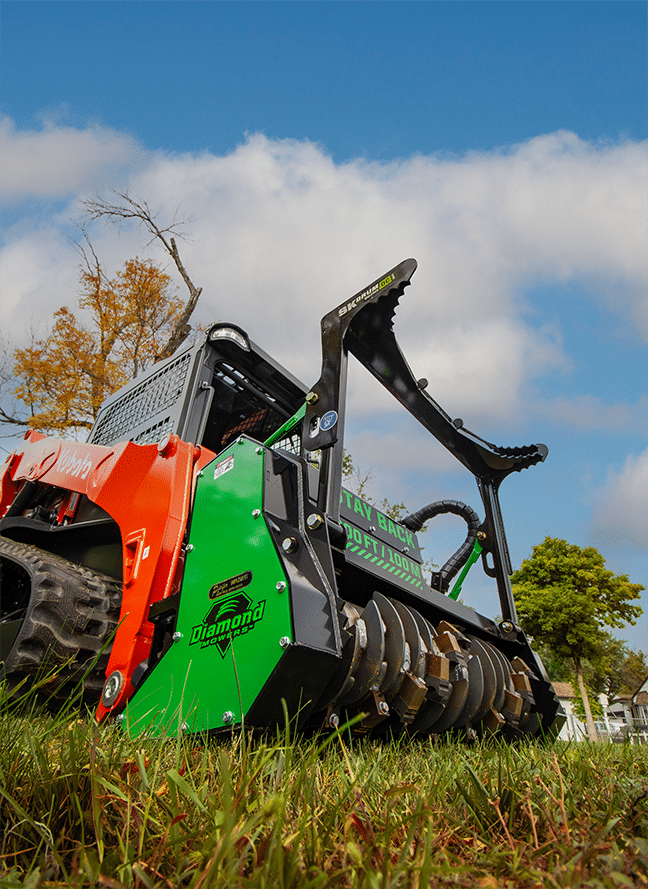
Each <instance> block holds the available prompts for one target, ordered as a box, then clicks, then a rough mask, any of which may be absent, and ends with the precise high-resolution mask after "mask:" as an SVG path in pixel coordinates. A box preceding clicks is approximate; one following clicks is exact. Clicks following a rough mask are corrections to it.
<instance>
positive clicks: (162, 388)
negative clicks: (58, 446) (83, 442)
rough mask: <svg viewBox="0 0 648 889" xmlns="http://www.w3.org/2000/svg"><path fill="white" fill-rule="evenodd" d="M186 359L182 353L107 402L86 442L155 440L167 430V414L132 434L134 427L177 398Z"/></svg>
mask: <svg viewBox="0 0 648 889" xmlns="http://www.w3.org/2000/svg"><path fill="white" fill-rule="evenodd" d="M190 360H191V353H190V352H185V354H184V355H181V356H180V357H179V358H178V359H177V360H176V361H173V362H172V363H171V364H168V365H166V366H165V367H164V368H162V369H161V370H160V372H159V373H157V374H154V375H153V376H151V377H148V379H146V380H144V381H143V382H142V383H141V384H140V385H139V386H136V387H135V388H134V389H131V390H130V391H129V392H127V393H126V394H125V395H124V396H123V397H122V398H120V399H119V400H118V401H116V402H114V403H113V404H111V405H110V407H109V408H108V409H107V410H106V411H105V412H104V413H103V414H102V416H101V418H100V420H99V422H98V423H97V425H96V426H95V428H94V430H93V433H92V436H91V438H90V441H91V442H92V443H93V444H100V445H111V444H114V442H116V441H126V440H128V439H132V440H133V441H137V442H138V443H139V444H147V443H149V442H156V441H159V440H160V438H163V437H164V435H166V434H167V433H168V432H171V431H172V429H171V425H172V423H171V417H166V418H161V419H159V420H158V421H157V422H156V423H154V424H153V425H151V426H150V427H149V428H147V429H145V430H142V431H141V432H139V433H138V434H137V436H136V437H133V432H134V430H135V429H137V428H138V427H139V426H141V425H142V423H146V421H147V420H149V419H150V420H152V419H153V418H154V417H157V415H158V414H160V413H162V412H163V411H164V410H166V409H169V408H171V407H172V406H173V405H174V404H175V403H176V402H177V401H178V399H179V397H180V395H181V394H182V389H183V386H184V382H185V378H186V376H187V373H188V366H187V365H188V364H189V362H190Z"/></svg>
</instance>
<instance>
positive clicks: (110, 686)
mask: <svg viewBox="0 0 648 889" xmlns="http://www.w3.org/2000/svg"><path fill="white" fill-rule="evenodd" d="M123 684H124V677H123V676H122V674H121V672H120V671H119V670H115V671H114V673H111V674H110V676H109V677H108V679H106V682H105V685H104V687H103V693H102V695H101V703H102V704H103V705H104V707H111V706H112V705H113V704H114V702H115V701H116V700H117V698H118V697H119V692H120V691H121V690H122V686H123Z"/></svg>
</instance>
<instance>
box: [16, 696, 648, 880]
mask: <svg viewBox="0 0 648 889" xmlns="http://www.w3.org/2000/svg"><path fill="white" fill-rule="evenodd" d="M29 700H30V698H29V696H26V697H25V700H24V702H23V704H24V706H23V709H22V711H19V712H17V711H16V709H15V708H14V709H13V710H9V709H7V708H6V707H3V708H2V712H1V713H0V732H1V737H2V741H1V747H0V794H1V798H0V825H2V838H1V841H0V887H5V889H11V887H18V886H24V887H29V889H35V887H39V886H78V887H90V886H92V887H95V886H100V887H106V889H121V887H136V889H140V887H142V889H144V887H146V889H151V887H156V889H157V887H191V889H216V887H219V889H220V887H232V889H247V887H250V889H253V887H259V889H260V887H281V889H284V887H285V889H289V887H309V889H324V887H340V889H342V887H344V889H346V887H349V889H351V887H354V889H355V887H357V889H365V887H366V889H379V887H380V889H388V887H412V889H415V887H428V886H430V887H481V889H491V887H493V889H495V887H500V886H502V887H545V886H547V887H560V889H564V887H610V889H612V887H614V889H616V887H627V886H630V887H648V746H644V747H635V746H630V745H616V744H608V745H589V744H578V745H567V744H556V745H555V746H553V747H545V746H542V745H539V744H536V743H524V744H517V745H514V746H504V745H501V744H498V743H495V742H491V743H488V744H486V743H475V744H474V745H472V746H465V745H461V744H458V743H456V742H454V741H453V740H452V739H447V740H441V741H438V742H434V741H431V740H425V741H414V742H409V743H405V742H397V743H378V742H374V741H371V740H368V739H360V740H356V739H354V740H351V739H350V738H349V737H348V736H347V735H345V734H344V733H341V734H336V735H326V736H321V737H319V738H310V739H304V738H292V737H291V736H290V733H289V731H285V732H282V733H279V734H277V735H275V736H273V737H265V738H259V737H254V738H253V737H251V736H247V735H241V734H240V733H238V734H231V735H229V736H227V737H222V738H220V739H212V740H208V741H201V740H200V739H196V738H189V737H181V738H178V739H173V740H170V739H168V740H159V739H158V740H142V739H138V740H131V739H129V738H128V737H126V736H125V735H124V734H123V733H122V732H121V731H120V729H119V728H118V727H116V726H114V725H111V726H105V727H104V726H102V727H98V726H96V725H95V724H94V722H93V721H92V718H91V717H90V716H89V715H83V713H82V711H81V710H80V709H75V708H74V706H72V704H71V705H70V706H69V707H68V708H67V709H66V710H65V711H64V712H62V713H60V714H59V715H58V716H56V717H54V716H42V715H37V714H36V713H34V712H29V707H28V706H27V705H28V704H29Z"/></svg>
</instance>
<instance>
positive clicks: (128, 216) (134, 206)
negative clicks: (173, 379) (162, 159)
mask: <svg viewBox="0 0 648 889" xmlns="http://www.w3.org/2000/svg"><path fill="white" fill-rule="evenodd" d="M82 203H83V207H84V210H85V218H86V220H87V221H88V222H96V221H97V220H102V221H104V222H108V223H110V224H113V225H116V226H118V227H121V226H122V225H124V224H125V223H127V222H134V223H135V224H136V225H138V226H139V227H140V228H142V229H144V231H145V232H146V233H147V234H149V235H150V236H151V240H150V242H149V243H153V242H154V241H157V243H158V244H159V245H161V247H162V248H163V249H164V250H165V251H166V253H167V254H168V255H169V256H170V258H171V260H172V261H173V264H174V265H175V267H176V269H177V270H178V274H179V275H180V277H181V278H182V280H183V281H184V283H185V285H186V287H187V290H188V292H189V296H188V298H187V301H186V302H185V304H184V306H183V308H182V311H181V313H180V314H179V316H178V317H177V319H176V323H175V326H174V327H173V330H172V331H171V333H170V336H169V339H168V341H167V342H166V343H165V345H164V346H163V348H162V350H161V352H160V358H168V356H169V355H173V353H174V352H175V351H176V350H177V349H178V348H179V347H180V346H181V345H182V343H183V342H184V341H185V340H186V338H187V337H188V336H189V334H190V332H191V325H190V324H189V319H190V318H191V316H192V314H193V312H194V309H195V308H196V305H197V304H198V299H199V297H200V294H201V293H202V287H196V285H195V284H194V283H193V281H192V280H191V278H190V277H189V274H188V273H187V270H186V268H185V267H184V264H183V262H182V260H181V258H180V251H179V250H178V245H177V243H176V238H177V237H182V238H184V235H183V233H182V229H183V227H184V225H185V222H184V220H181V219H178V216H177V213H176V214H174V216H173V219H172V220H171V222H170V223H169V224H168V225H165V224H164V223H162V222H160V221H159V218H158V217H159V213H156V212H154V211H153V210H152V209H151V207H149V205H148V203H147V201H145V200H143V199H142V198H138V197H135V196H134V195H132V194H131V193H130V192H129V191H128V190H127V191H114V192H113V193H112V198H111V199H108V198H102V197H99V196H96V197H94V198H91V199H89V200H86V201H83V202H82Z"/></svg>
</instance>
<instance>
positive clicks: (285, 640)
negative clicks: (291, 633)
mask: <svg viewBox="0 0 648 889" xmlns="http://www.w3.org/2000/svg"><path fill="white" fill-rule="evenodd" d="M279 645H281V647H282V648H288V647H289V645H290V639H289V638H288V636H282V637H281V639H280V640H279Z"/></svg>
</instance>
